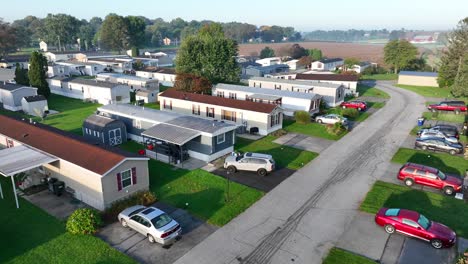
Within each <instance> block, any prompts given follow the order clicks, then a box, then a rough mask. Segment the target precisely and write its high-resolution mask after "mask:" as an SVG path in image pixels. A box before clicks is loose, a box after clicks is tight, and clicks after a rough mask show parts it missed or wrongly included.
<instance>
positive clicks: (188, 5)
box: [0, 0, 468, 31]
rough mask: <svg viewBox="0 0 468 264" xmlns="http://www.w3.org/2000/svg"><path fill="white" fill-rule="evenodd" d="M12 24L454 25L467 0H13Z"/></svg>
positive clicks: (467, 8)
mask: <svg viewBox="0 0 468 264" xmlns="http://www.w3.org/2000/svg"><path fill="white" fill-rule="evenodd" d="M0 6H1V9H0V10H1V11H0V17H3V19H4V20H6V21H8V22H12V21H13V20H15V19H19V18H23V17H25V16H27V15H34V16H37V17H45V16H46V15H47V14H48V13H66V14H71V15H73V16H76V17H78V18H80V19H81V18H85V19H89V18H91V17H93V16H99V17H104V16H105V15H107V14H108V13H117V14H120V15H142V16H146V17H148V18H157V17H161V18H163V19H164V20H171V19H173V18H176V17H181V18H183V19H184V20H193V19H195V20H203V19H207V20H214V21H219V22H229V21H238V22H247V23H251V24H255V25H257V26H260V25H273V24H275V25H280V26H293V27H294V28H296V30H300V31H307V30H315V29H325V30H329V29H351V28H354V29H376V28H378V29H381V28H387V29H399V28H402V27H404V28H406V29H423V30H432V29H433V30H445V29H452V28H454V27H455V26H456V24H457V22H458V21H459V20H461V19H463V18H464V17H466V16H468V0H445V1H440V0H439V1H436V0H386V1H382V0H293V1H287V0H286V1H285V0H269V1H266V0H231V1H222V0H218V1H215V0H196V1H194V0H186V1H181V0H165V1H161V0H160V1H155V0H153V1H150V0H131V1H128V0H127V1H124V0H113V1H109V0H75V1H63V0H62V1H60V0H41V1H38V0H15V1H8V4H6V3H5V2H3V3H1V4H0Z"/></svg>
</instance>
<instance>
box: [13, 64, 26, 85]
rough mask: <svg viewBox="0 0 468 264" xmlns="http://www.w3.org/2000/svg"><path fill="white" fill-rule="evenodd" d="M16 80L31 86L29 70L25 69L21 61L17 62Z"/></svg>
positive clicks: (18, 82)
mask: <svg viewBox="0 0 468 264" xmlns="http://www.w3.org/2000/svg"><path fill="white" fill-rule="evenodd" d="M15 82H16V83H17V84H21V85H26V86H29V78H28V70H27V69H23V67H22V66H21V65H20V64H19V63H16V68H15Z"/></svg>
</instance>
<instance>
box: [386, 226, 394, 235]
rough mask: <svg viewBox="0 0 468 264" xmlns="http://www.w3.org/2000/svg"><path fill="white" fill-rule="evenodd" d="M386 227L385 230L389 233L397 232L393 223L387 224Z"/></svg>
mask: <svg viewBox="0 0 468 264" xmlns="http://www.w3.org/2000/svg"><path fill="white" fill-rule="evenodd" d="M384 229H385V232H387V234H393V233H395V227H394V226H392V225H385V226H384Z"/></svg>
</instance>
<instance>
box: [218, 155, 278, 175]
mask: <svg viewBox="0 0 468 264" xmlns="http://www.w3.org/2000/svg"><path fill="white" fill-rule="evenodd" d="M224 168H225V169H227V171H228V172H229V173H235V172H236V171H238V170H241V171H256V172H257V173H258V175H260V176H266V175H267V174H268V173H269V172H272V171H273V170H274V169H275V161H274V160H273V157H272V156H271V155H268V154H261V153H252V152H247V153H246V154H244V155H230V156H228V157H227V158H226V159H225V160H224Z"/></svg>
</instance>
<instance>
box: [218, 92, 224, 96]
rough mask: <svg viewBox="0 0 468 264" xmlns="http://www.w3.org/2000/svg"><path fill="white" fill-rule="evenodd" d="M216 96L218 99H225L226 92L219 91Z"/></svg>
mask: <svg viewBox="0 0 468 264" xmlns="http://www.w3.org/2000/svg"><path fill="white" fill-rule="evenodd" d="M216 96H218V97H224V92H223V91H217V92H216Z"/></svg>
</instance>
